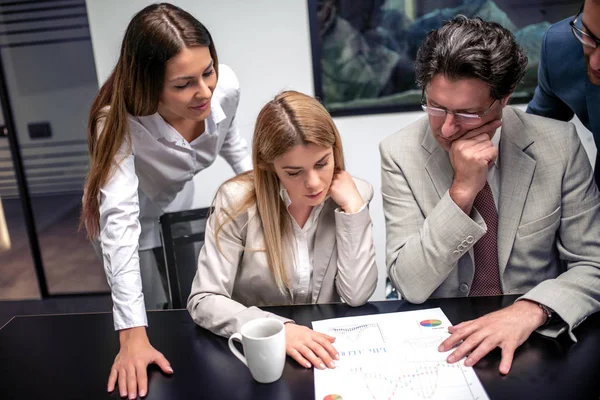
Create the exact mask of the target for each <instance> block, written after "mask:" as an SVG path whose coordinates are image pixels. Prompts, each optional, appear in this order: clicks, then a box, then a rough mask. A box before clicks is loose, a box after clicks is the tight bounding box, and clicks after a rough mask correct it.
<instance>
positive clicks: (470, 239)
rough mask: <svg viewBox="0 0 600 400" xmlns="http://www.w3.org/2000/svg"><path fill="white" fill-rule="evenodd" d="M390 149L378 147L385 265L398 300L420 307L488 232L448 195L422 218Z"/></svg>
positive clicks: (478, 217) (477, 219) (474, 213)
mask: <svg viewBox="0 0 600 400" xmlns="http://www.w3.org/2000/svg"><path fill="white" fill-rule="evenodd" d="M393 148H394V146H390V145H388V144H386V142H385V141H384V142H382V143H381V144H380V146H379V151H380V154H381V195H382V197H383V213H384V216H385V228H386V265H387V268H388V275H389V277H390V279H391V280H392V283H393V284H394V285H395V286H396V287H397V288H398V290H399V291H400V293H401V295H402V296H403V298H405V299H406V300H408V301H410V302H411V303H422V302H424V301H425V300H427V299H428V298H429V296H431V294H432V293H433V292H434V291H435V290H436V289H437V288H438V287H439V286H440V285H441V284H442V283H443V282H444V280H445V279H446V278H447V277H448V275H449V274H450V272H451V271H452V270H453V269H454V268H455V266H456V263H457V262H458V260H459V259H460V258H461V257H462V256H463V255H464V254H466V253H467V252H468V250H469V249H470V248H471V247H472V246H473V243H475V242H477V240H479V239H480V238H481V237H482V236H483V235H484V234H485V232H486V229H487V227H486V225H485V222H484V221H483V218H481V216H480V215H479V213H478V212H477V211H476V210H475V209H473V212H472V215H471V216H469V215H466V214H465V213H464V212H463V211H462V210H461V209H460V208H459V207H458V206H457V205H456V203H454V201H453V200H452V198H451V197H450V195H449V193H448V191H446V193H445V194H444V195H443V196H442V198H441V200H440V201H439V202H438V203H437V205H436V206H435V207H434V208H433V209H432V210H431V212H430V213H429V215H427V216H424V214H423V211H422V210H421V207H420V206H419V204H418V202H417V200H416V199H415V196H414V194H413V192H412V189H411V187H410V185H409V184H408V181H407V179H406V177H405V175H404V173H403V171H402V169H401V168H400V166H399V165H398V163H396V162H395V161H394V159H393V156H392V152H391V151H393ZM415 168H420V169H422V168H423V166H422V165H419V166H415ZM423 178H424V179H429V178H428V177H426V176H424V177H423ZM458 249H461V250H458Z"/></svg>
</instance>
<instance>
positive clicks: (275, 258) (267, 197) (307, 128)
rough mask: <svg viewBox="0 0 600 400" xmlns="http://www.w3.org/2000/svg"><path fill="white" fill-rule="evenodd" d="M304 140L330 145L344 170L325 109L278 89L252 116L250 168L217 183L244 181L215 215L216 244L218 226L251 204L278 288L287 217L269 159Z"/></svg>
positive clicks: (283, 278)
mask: <svg viewBox="0 0 600 400" xmlns="http://www.w3.org/2000/svg"><path fill="white" fill-rule="evenodd" d="M307 144H315V145H318V146H321V147H331V148H332V150H333V157H334V167H335V169H336V170H344V154H343V151H342V141H341V138H340V134H339V132H338V130H337V128H336V126H335V124H334V123H333V121H332V119H331V116H330V115H329V113H328V112H327V110H325V108H324V107H323V106H322V105H321V104H320V103H319V102H318V101H317V100H316V99H315V98H313V97H310V96H307V95H305V94H302V93H299V92H296V91H285V92H282V93H280V94H279V95H277V96H276V97H275V98H274V99H273V100H271V101H270V102H268V103H267V104H266V105H265V106H264V107H263V108H262V110H261V111H260V113H259V114H258V118H257V120H256V126H255V128H254V139H253V143H252V164H253V167H254V170H253V171H250V172H247V173H244V174H241V175H238V176H236V177H234V178H232V179H230V180H229V181H227V182H225V183H224V184H223V185H222V186H221V188H222V187H223V186H224V185H226V184H228V183H229V182H244V183H250V185H249V187H250V189H249V190H248V193H247V194H246V195H245V196H244V197H243V198H242V199H240V200H239V201H237V202H236V203H235V204H234V205H233V206H232V209H229V210H226V209H223V210H221V211H220V213H222V214H223V215H220V216H217V217H224V218H223V219H222V222H220V223H218V224H217V229H216V230H215V239H216V241H217V245H218V242H219V232H220V231H221V229H222V228H223V226H224V225H226V224H227V223H229V222H231V221H232V220H233V219H235V218H236V217H238V216H239V215H241V214H243V213H244V212H246V211H247V210H248V209H249V208H250V207H251V206H253V205H254V204H256V209H257V214H258V217H259V218H260V222H261V224H262V229H263V233H264V239H265V243H264V244H265V248H264V251H265V253H266V258H267V263H268V265H269V269H270V270H271V272H272V273H273V277H274V278H275V282H276V283H277V287H278V288H279V290H281V291H282V292H285V291H286V290H289V288H290V281H289V277H288V274H287V272H286V268H285V261H284V260H285V258H286V257H285V256H286V254H284V253H285V251H284V249H285V248H289V246H284V244H285V242H286V241H287V240H288V238H289V235H290V231H291V225H290V222H291V220H290V216H289V214H288V212H287V210H286V207H285V204H284V203H283V201H282V199H281V197H280V195H279V178H278V177H277V175H276V173H275V170H274V168H273V161H274V160H275V159H277V158H279V157H281V156H283V155H284V154H285V153H287V152H288V151H290V150H291V149H292V148H294V147H295V146H298V145H307ZM221 188H219V191H221ZM219 249H220V248H219Z"/></svg>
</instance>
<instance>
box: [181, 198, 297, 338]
mask: <svg viewBox="0 0 600 400" xmlns="http://www.w3.org/2000/svg"><path fill="white" fill-rule="evenodd" d="M238 197H239V196H238ZM234 198H235V196H234V195H233V193H229V192H228V190H227V186H222V187H221V189H219V192H218V193H217V196H216V199H215V209H214V211H213V213H212V214H211V215H210V217H209V218H208V221H207V223H206V231H205V241H204V246H203V247H202V250H201V251H200V255H199V257H198V270H197V271H196V276H195V277H194V280H193V282H192V289H191V292H190V297H189V298H188V303H187V309H188V311H189V313H190V315H191V316H192V319H193V320H194V321H195V322H196V323H197V324H198V325H200V326H201V327H203V328H205V329H208V330H210V331H211V332H213V333H215V334H217V335H220V336H225V337H229V336H231V335H232V334H233V333H235V332H239V331H240V328H241V327H242V325H243V324H244V323H246V322H247V321H250V320H253V319H256V318H262V317H266V318H277V319H279V320H281V321H282V322H284V323H285V322H290V321H291V320H289V319H287V318H283V317H280V316H278V315H275V314H272V313H268V312H265V311H262V310H260V309H259V308H257V307H254V306H250V307H246V306H245V305H243V304H241V303H239V302H237V301H235V300H233V299H232V298H231V296H232V293H233V287H234V284H235V277H236V275H237V271H238V268H239V265H240V262H241V259H242V255H243V252H244V244H245V236H246V223H247V222H248V213H247V212H246V213H244V214H242V215H240V216H239V217H238V218H236V219H234V220H232V221H231V222H228V223H227V224H225V225H224V226H223V228H222V229H221V230H220V231H219V242H218V244H217V241H216V238H215V229H216V228H217V227H218V226H219V225H220V223H221V222H222V221H223V219H224V218H225V213H224V212H223V210H231V205H232V204H234V200H233V199H234ZM246 290H252V288H250V287H249V288H246Z"/></svg>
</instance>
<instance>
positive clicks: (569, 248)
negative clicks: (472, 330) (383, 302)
mask: <svg viewBox="0 0 600 400" xmlns="http://www.w3.org/2000/svg"><path fill="white" fill-rule="evenodd" d="M380 152H381V164H382V195H383V205H384V207H383V208H384V214H385V218H386V233H387V235H386V264H387V267H388V273H389V276H390V278H391V279H392V281H393V282H394V284H395V286H396V287H397V288H399V290H400V292H401V294H402V296H403V297H404V298H406V299H407V300H409V301H411V302H415V303H420V302H423V301H425V300H426V299H427V298H429V297H461V296H467V295H468V293H469V291H470V288H471V283H472V281H473V274H474V264H473V256H472V247H473V244H474V243H475V242H477V241H478V240H479V239H480V238H481V237H482V236H483V235H484V233H485V232H486V225H485V222H484V221H483V219H482V218H481V216H480V215H479V213H478V212H477V210H476V209H473V212H472V214H471V215H470V216H468V215H466V214H464V213H463V212H462V211H461V210H460V208H458V206H457V205H456V204H455V203H454V202H453V201H452V199H451V198H450V196H449V195H448V189H449V188H450V185H451V184H452V179H453V170H452V166H451V164H450V160H449V158H448V153H447V152H446V151H444V150H443V149H442V147H440V145H439V144H438V143H437V141H436V140H435V138H434V137H433V136H432V133H431V130H430V128H429V122H428V119H427V118H423V119H421V120H419V121H417V122H416V123H414V124H412V125H410V126H408V127H406V128H404V129H403V130H401V131H400V132H398V133H396V134H394V135H392V136H390V137H389V138H387V139H385V140H384V141H383V142H382V143H381V144H380ZM499 154H500V155H499V161H498V162H499V172H500V190H499V192H500V195H499V197H500V198H499V199H496V202H497V203H498V220H499V226H498V258H499V267H500V280H501V284H502V290H503V293H505V294H525V295H524V296H523V298H526V299H531V300H533V301H536V302H538V303H541V304H544V305H546V306H548V307H550V308H552V309H553V310H555V311H556V312H557V314H558V315H560V317H561V318H562V319H563V320H564V321H565V322H566V323H567V325H568V327H569V330H572V329H573V328H575V327H576V326H577V325H579V324H580V323H581V322H582V321H583V320H584V319H585V318H586V317H587V316H588V315H590V314H592V313H593V312H596V311H598V310H600V302H599V301H600V194H599V193H598V189H597V188H596V185H595V184H594V181H593V176H592V169H591V166H590V163H589V160H588V157H587V156H586V153H585V151H584V149H583V147H582V146H581V143H580V141H579V137H578V136H577V132H576V131H575V127H574V125H573V124H571V123H566V122H559V121H555V120H551V119H547V118H542V117H538V116H533V115H529V114H525V113H523V112H522V111H519V110H517V109H514V108H511V107H506V108H505V109H504V112H503V125H502V136H501V139H500V149H499ZM565 328H566V326H565V325H564V324H563V325H562V326H558V327H556V328H555V329H550V328H544V329H542V330H540V332H541V333H543V334H546V335H549V336H556V335H558V334H559V333H561V332H562V331H563V330H564V329H565Z"/></svg>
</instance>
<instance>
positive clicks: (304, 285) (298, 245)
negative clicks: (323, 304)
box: [279, 187, 367, 304]
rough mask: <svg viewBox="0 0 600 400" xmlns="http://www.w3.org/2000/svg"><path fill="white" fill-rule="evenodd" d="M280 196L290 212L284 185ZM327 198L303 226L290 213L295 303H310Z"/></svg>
mask: <svg viewBox="0 0 600 400" xmlns="http://www.w3.org/2000/svg"><path fill="white" fill-rule="evenodd" d="M279 196H280V197H281V199H282V200H283V202H284V203H285V206H286V207H287V209H288V213H289V207H290V205H291V204H292V200H291V199H290V197H289V195H288V192H287V190H285V189H284V188H283V187H282V188H281V189H280V190H279ZM327 198H329V196H327ZM327 198H326V199H327ZM326 199H325V200H326ZM325 200H323V202H321V204H319V205H318V206H315V207H313V208H312V210H311V211H310V214H309V216H308V219H307V220H306V222H305V223H304V226H303V227H302V228H300V225H298V223H297V222H296V220H295V219H294V217H292V215H291V214H290V219H291V220H292V227H293V230H294V243H295V246H294V263H293V266H294V275H293V280H292V285H291V286H292V287H291V289H292V293H291V295H292V301H293V303H294V304H309V303H310V295H311V293H312V274H313V264H314V262H313V261H314V248H315V239H316V235H317V226H318V225H319V214H321V210H322V209H323V205H324V204H325ZM366 206H367V204H366V203H365V204H363V206H362V207H361V208H360V209H359V210H358V211H357V212H356V214H358V213H359V212H361V211H362V210H363V209H364V208H365V207H366ZM335 212H336V213H342V214H345V213H344V212H343V211H342V210H341V209H340V208H339V207H338V208H336V209H335Z"/></svg>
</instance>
